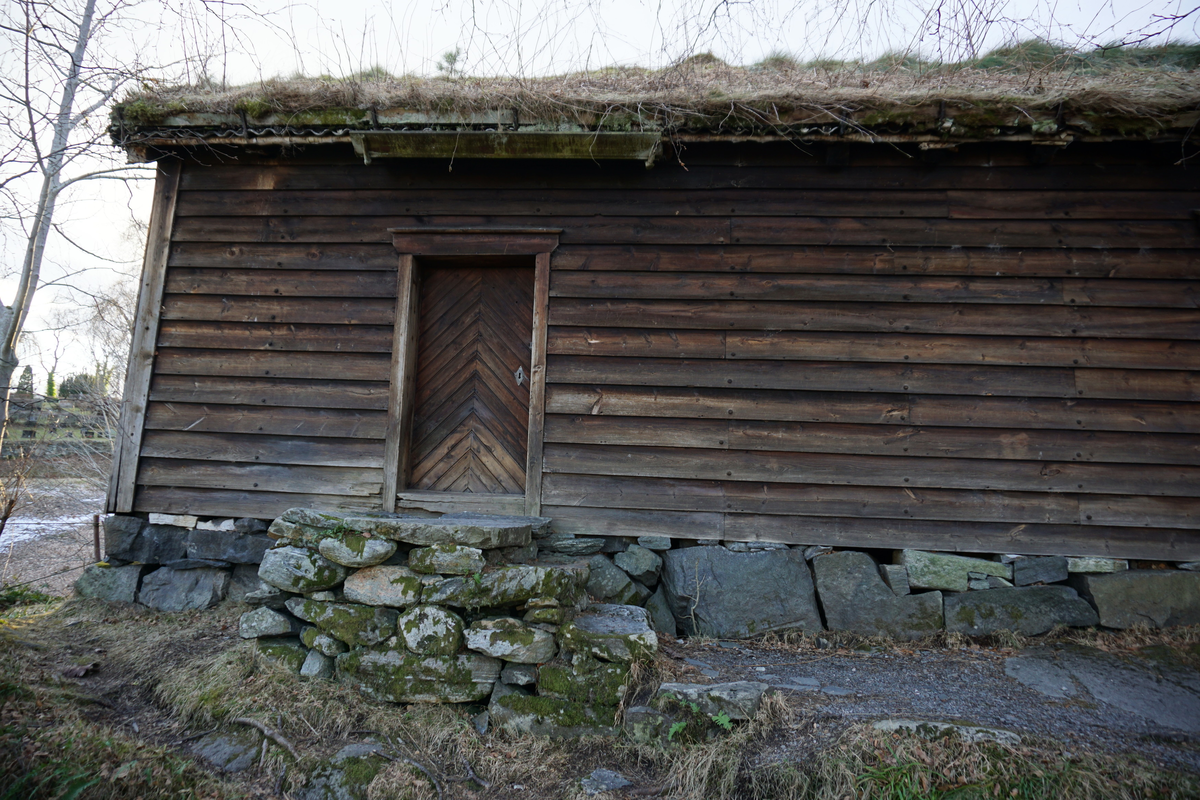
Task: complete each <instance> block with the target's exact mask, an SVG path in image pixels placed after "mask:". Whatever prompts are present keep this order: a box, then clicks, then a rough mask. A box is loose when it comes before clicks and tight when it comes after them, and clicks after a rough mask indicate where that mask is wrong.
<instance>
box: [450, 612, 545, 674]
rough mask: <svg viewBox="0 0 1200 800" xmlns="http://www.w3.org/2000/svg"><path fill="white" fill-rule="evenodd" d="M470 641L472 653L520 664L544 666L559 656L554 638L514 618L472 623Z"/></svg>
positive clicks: (469, 646)
mask: <svg viewBox="0 0 1200 800" xmlns="http://www.w3.org/2000/svg"><path fill="white" fill-rule="evenodd" d="M466 640H467V647H468V648H469V649H471V650H474V651H476V652H478V653H483V654H484V655H489V656H493V657H494V658H500V659H503V660H504V661H512V662H514V663H517V664H542V663H545V662H547V661H549V660H550V659H552V658H554V655H555V653H557V652H558V647H557V645H555V643H554V637H553V636H552V635H550V634H549V633H547V632H546V631H541V630H536V629H534V628H530V627H528V626H527V625H525V624H524V623H523V622H521V621H520V620H516V619H513V618H512V617H501V618H500V619H484V620H478V621H476V622H472V623H471V626H470V627H469V628H467V631H466Z"/></svg>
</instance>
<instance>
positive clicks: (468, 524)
mask: <svg viewBox="0 0 1200 800" xmlns="http://www.w3.org/2000/svg"><path fill="white" fill-rule="evenodd" d="M343 524H344V525H345V526H346V527H348V528H350V529H352V530H356V531H359V532H360V533H369V534H371V535H373V536H382V537H384V538H387V539H395V540H396V541H398V542H407V543H408V544H415V545H419V546H429V545H434V544H461V545H466V546H467V547H477V548H480V549H481V550H491V549H495V548H498V547H524V546H525V545H527V544H529V542H530V538H531V533H530V531H531V526H530V520H529V518H527V517H499V516H483V515H478V514H456V515H450V514H447V515H446V516H444V517H438V518H436V519H428V518H422V517H365V516H364V517H347V518H346V519H345V520H344V522H343Z"/></svg>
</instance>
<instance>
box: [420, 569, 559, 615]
mask: <svg viewBox="0 0 1200 800" xmlns="http://www.w3.org/2000/svg"><path fill="white" fill-rule="evenodd" d="M581 593H582V589H581V588H580V586H579V583H578V581H577V576H576V573H575V572H573V571H571V570H566V569H561V568H559V567H534V566H528V565H516V566H511V567H500V568H498V569H495V570H492V571H490V572H482V573H477V574H476V575H474V576H470V577H455V578H446V579H445V580H443V581H440V582H438V583H437V584H436V585H434V586H429V587H426V589H425V591H424V593H423V594H422V598H423V599H424V600H425V602H427V603H440V604H443V605H448V606H458V607H460V608H491V607H496V608H502V607H505V606H512V605H517V604H518V603H523V602H525V601H526V600H529V599H531V598H534V597H541V596H550V597H554V598H556V599H558V600H559V602H561V603H562V604H563V605H574V604H575V603H576V602H577V600H578V598H579V597H580V595H581Z"/></svg>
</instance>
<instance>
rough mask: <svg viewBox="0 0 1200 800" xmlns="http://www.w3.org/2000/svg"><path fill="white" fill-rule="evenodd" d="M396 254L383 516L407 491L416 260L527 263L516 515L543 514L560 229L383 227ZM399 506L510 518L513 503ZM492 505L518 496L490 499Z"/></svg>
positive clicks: (456, 496)
mask: <svg viewBox="0 0 1200 800" xmlns="http://www.w3.org/2000/svg"><path fill="white" fill-rule="evenodd" d="M388 233H390V234H391V235H392V245H393V246H394V247H395V248H396V251H397V252H398V253H399V254H400V263H399V265H398V268H397V270H396V317H395V320H394V322H393V328H392V363H391V374H390V384H389V387H388V418H387V428H386V432H385V435H384V448H385V449H384V457H383V488H382V492H381V497H380V503H381V505H382V508H383V510H384V511H389V512H391V511H395V510H396V506H397V503H398V500H399V499H400V495H401V489H400V487H402V486H407V485H408V475H409V468H410V464H409V460H410V457H411V452H410V451H411V446H412V442H411V438H412V419H413V403H414V397H415V394H416V375H417V307H418V304H419V299H420V286H419V282H418V270H417V263H416V262H417V259H418V258H420V257H421V256H495V255H506V256H533V257H534V275H533V341H532V342H531V343H530V344H531V348H530V359H529V361H530V369H529V438H528V444H527V446H526V451H525V453H526V455H525V497H524V504H523V508H521V509H520V510H521V511H523V513H525V514H526V515H529V516H538V515H539V514H541V511H542V440H543V431H544V428H545V419H546V325H547V318H546V315H547V313H548V311H549V304H550V253H551V252H553V250H554V248H556V247H558V239H559V234H561V233H562V230H561V229H553V228H389V229H388ZM405 495H406V498H405V500H406V505H411V506H415V507H420V508H424V509H427V510H430V511H452V510H458V511H468V510H480V511H485V512H488V511H490V512H496V511H503V512H506V513H513V512H515V511H517V510H518V509H517V508H514V507H513V505H512V504H507V505H506V504H500V505H499V506H498V507H491V506H488V505H487V497H488V496H487V495H474V494H462V493H458V492H411V493H408V492H406V493H405ZM493 497H495V498H502V497H514V498H516V497H518V496H515V495H513V496H509V495H494V496H493Z"/></svg>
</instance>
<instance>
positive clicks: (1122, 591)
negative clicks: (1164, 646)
mask: <svg viewBox="0 0 1200 800" xmlns="http://www.w3.org/2000/svg"><path fill="white" fill-rule="evenodd" d="M1070 585H1071V586H1073V587H1074V588H1075V589H1076V590H1077V591H1078V592H1079V594H1080V595H1081V596H1083V597H1085V598H1087V600H1088V601H1089V602H1090V603H1091V604H1092V605H1094V606H1095V607H1096V610H1097V611H1098V612H1099V614H1100V624H1101V625H1103V626H1104V627H1106V628H1132V627H1133V626H1134V625H1139V624H1141V625H1150V626H1151V627H1155V628H1168V627H1171V626H1173V625H1196V624H1200V572H1185V571H1182V570H1158V569H1155V570H1128V571H1124V572H1117V573H1112V574H1107V575H1099V574H1076V575H1072V576H1071V580H1070Z"/></svg>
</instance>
